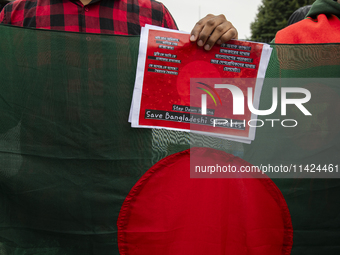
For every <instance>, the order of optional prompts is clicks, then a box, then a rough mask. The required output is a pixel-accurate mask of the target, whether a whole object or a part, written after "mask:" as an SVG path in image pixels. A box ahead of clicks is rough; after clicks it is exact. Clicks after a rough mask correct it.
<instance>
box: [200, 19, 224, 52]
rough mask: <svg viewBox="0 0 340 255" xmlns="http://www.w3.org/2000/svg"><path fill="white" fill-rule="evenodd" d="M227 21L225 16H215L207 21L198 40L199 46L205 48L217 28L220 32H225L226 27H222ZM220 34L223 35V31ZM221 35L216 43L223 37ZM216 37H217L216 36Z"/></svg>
mask: <svg viewBox="0 0 340 255" xmlns="http://www.w3.org/2000/svg"><path fill="white" fill-rule="evenodd" d="M225 21H226V18H225V17H224V15H219V16H213V17H211V18H210V19H207V20H206V23H205V24H204V26H203V27H202V29H201V32H200V33H199V35H198V38H197V42H198V43H197V44H198V46H203V45H204V44H206V42H207V41H208V40H209V38H210V37H211V35H212V34H213V32H214V31H215V30H216V28H218V29H219V30H221V29H222V30H223V29H224V27H223V26H220V25H221V24H223V23H224V22H225ZM219 33H221V31H220V32H219ZM221 35H222V34H220V36H218V38H215V42H216V41H217V40H218V39H219V37H221ZM214 37H216V35H215V36H214Z"/></svg>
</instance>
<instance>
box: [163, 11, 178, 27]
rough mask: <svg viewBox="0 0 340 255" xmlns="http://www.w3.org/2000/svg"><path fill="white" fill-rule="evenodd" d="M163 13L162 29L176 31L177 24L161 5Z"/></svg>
mask: <svg viewBox="0 0 340 255" xmlns="http://www.w3.org/2000/svg"><path fill="white" fill-rule="evenodd" d="M163 13H164V18H163V27H166V28H170V29H178V27H177V24H176V22H175V20H174V18H173V17H172V15H171V14H170V12H169V11H168V9H167V8H166V7H165V6H164V5H163Z"/></svg>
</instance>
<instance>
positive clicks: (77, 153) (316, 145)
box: [0, 25, 340, 255]
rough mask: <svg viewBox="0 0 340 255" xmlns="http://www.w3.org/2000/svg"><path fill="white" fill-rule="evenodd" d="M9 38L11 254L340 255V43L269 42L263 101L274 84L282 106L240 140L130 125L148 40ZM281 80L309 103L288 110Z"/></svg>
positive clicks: (6, 145) (3, 206)
mask: <svg viewBox="0 0 340 255" xmlns="http://www.w3.org/2000/svg"><path fill="white" fill-rule="evenodd" d="M0 41H1V44H0V64H1V65H0V66H1V68H0V77H1V80H0V254H1V255H2V254H4V255H12V254H13V255H14V254H15V255H27V254H32V255H36V254H41V255H59V254H60V255H61V254H63V255H73V254H79V255H80V254H81V255H90V254H91V255H92V254H96V255H97V254H98V255H108V254H126V255H132V254H140V255H141V254H143V255H155V254H169V255H170V254H171V255H172V254H174V255H182V254H183V255H184V254H185V255H188V254H204V255H206V254H211V255H215V254H221V255H222V254H251V255H255V254H259V255H275V254H280V255H281V254H293V255H296V254H303V255H304V254H309V255H310V254H315V255H316V254H318V255H319V254H327V255H329V254H339V252H340V247H339V238H340V229H339V227H340V217H339V211H340V202H339V199H338V194H339V191H340V181H339V179H337V178H339V173H338V172H339V171H340V170H339V165H340V160H339V150H340V146H339V144H340V139H339V136H340V134H339V132H340V129H339V127H340V125H339V120H338V118H337V114H338V113H339V112H340V108H339V104H340V103H339V102H340V100H338V99H339V96H340V91H339V90H340V89H339V88H340V87H339V79H338V78H339V73H340V72H339V71H340V69H339V64H340V63H339V62H340V56H339V52H340V51H339V50H340V49H339V47H340V46H339V45H338V44H322V45H272V47H273V48H274V49H273V55H272V59H271V61H270V64H269V67H268V71H267V78H266V79H265V81H264V86H263V90H262V95H261V102H260V109H264V110H265V109H269V108H271V106H272V104H273V101H275V100H274V98H275V97H274V96H273V88H277V91H278V94H277V95H276V98H277V101H278V102H279V103H278V107H277V110H276V111H275V112H273V113H272V114H271V115H269V116H259V117H258V119H261V120H262V121H263V126H261V125H262V122H261V121H257V122H256V125H258V127H257V128H256V137H255V141H254V142H252V144H250V145H244V144H241V143H237V142H233V141H228V140H222V139H219V138H212V137H209V136H202V135H197V134H193V133H192V134H191V133H190V134H189V133H184V132H178V131H168V130H155V129H138V128H131V125H130V123H128V116H129V111H130V106H131V98H132V92H133V86H134V81H135V73H136V66H137V57H138V45H139V37H133V36H112V35H96V34H82V33H67V32H60V31H46V30H36V29H26V28H18V27H11V26H4V25H2V26H0ZM193 78H194V77H193ZM284 88H289V89H288V90H292V89H293V88H303V89H304V90H303V91H307V90H308V91H309V92H310V94H311V99H310V100H309V101H308V102H307V103H303V104H301V106H300V107H298V106H297V105H292V104H289V103H288V101H287V107H286V115H284V114H282V108H283V106H282V105H281V101H282V99H284V98H283V97H281V96H282V95H283V94H284V91H285V90H284ZM288 94H289V93H288ZM288 94H284V95H286V97H287V99H291V100H294V99H298V100H303V98H304V96H305V94H303V93H300V94H297V95H296V93H295V94H294V93H293V94H289V95H288ZM289 102H291V101H289ZM301 102H302V101H301ZM303 107H304V108H305V109H306V110H307V111H309V112H310V113H311V114H312V115H311V116H308V115H305V114H304V113H303V111H302V110H303V109H304V108H303ZM301 109H302V110H301ZM296 123H298V124H297V125H296V126H295V124H296ZM206 165H209V166H210V167H212V166H214V167H215V171H216V169H218V167H221V169H226V168H223V167H228V166H229V168H231V169H234V168H233V167H235V169H241V168H244V169H252V168H253V166H257V167H258V168H259V169H260V170H262V171H261V172H257V173H251V172H247V173H242V174H239V173H238V172H232V171H231V172H229V173H228V174H226V178H214V175H213V172H212V171H211V169H212V168H210V172H209V173H208V175H207V171H205V170H203V169H204V166H206ZM193 166H195V167H196V169H197V168H198V167H199V169H200V170H201V172H202V174H204V175H202V177H198V178H196V177H195V178H193V177H190V169H191V168H192V167H193ZM205 169H207V168H205ZM271 169H273V170H271ZM279 169H282V171H281V173H278V172H276V170H279ZM287 169H290V171H291V174H287V173H286V172H284V171H283V170H287Z"/></svg>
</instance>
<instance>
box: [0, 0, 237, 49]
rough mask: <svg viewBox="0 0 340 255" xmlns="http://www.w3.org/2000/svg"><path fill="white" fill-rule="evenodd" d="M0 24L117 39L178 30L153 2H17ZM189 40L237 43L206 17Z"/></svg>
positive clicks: (219, 22)
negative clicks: (145, 30) (147, 29)
mask: <svg viewBox="0 0 340 255" xmlns="http://www.w3.org/2000/svg"><path fill="white" fill-rule="evenodd" d="M0 23H3V24H11V25H15V26H22V27H33V28H42V29H52V30H63V31H72V32H85V33H101V34H116V35H139V34H140V29H141V27H143V26H144V25H145V24H151V25H156V26H161V27H165V28H171V29H177V25H176V23H175V21H174V19H173V17H172V16H171V14H170V12H169V11H168V10H167V8H166V7H165V6H164V5H163V4H162V3H160V2H157V1H154V0H142V1H141V0H132V1H126V0H119V1H112V0H64V1H63V0H54V1H52V0H47V1H43V0H30V1H28V0H17V1H14V2H12V3H10V4H8V5H7V6H6V7H5V8H4V10H3V11H2V12H1V13H0ZM190 39H191V41H193V42H197V44H198V45H199V46H204V49H206V50H210V49H211V48H212V46H213V45H214V44H215V43H218V44H221V43H224V42H226V41H229V40H230V39H237V30H236V29H235V27H234V26H233V25H232V24H231V23H230V22H229V21H228V20H227V19H226V18H225V16H224V15H218V16H215V15H212V14H209V15H207V16H206V17H204V18H203V19H201V20H199V21H198V22H197V24H196V25H195V26H194V28H193V30H192V32H191V37H190Z"/></svg>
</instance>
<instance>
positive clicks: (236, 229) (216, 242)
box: [117, 148, 293, 255]
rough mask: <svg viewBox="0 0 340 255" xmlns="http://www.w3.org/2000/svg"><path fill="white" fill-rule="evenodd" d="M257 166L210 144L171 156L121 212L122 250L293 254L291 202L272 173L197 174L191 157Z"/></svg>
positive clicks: (135, 253)
mask: <svg viewBox="0 0 340 255" xmlns="http://www.w3.org/2000/svg"><path fill="white" fill-rule="evenodd" d="M202 155H204V156H203V157H206V159H207V162H211V159H213V161H214V164H218V165H219V166H223V165H226V166H227V165H228V164H232V165H237V166H238V167H240V166H251V165H250V164H249V163H247V162H246V161H244V160H242V159H240V158H237V157H234V156H233V155H231V154H227V153H225V152H222V151H218V150H214V149H210V148H192V149H191V150H186V151H183V152H180V153H176V154H173V155H170V156H168V157H167V158H165V159H163V160H161V161H159V162H158V163H157V164H155V165H154V166H153V167H152V168H150V169H149V170H148V171H147V172H146V173H145V174H144V175H143V176H142V178H141V179H140V180H139V181H138V182H137V183H136V185H135V186H134V187H133V188H132V189H131V191H130V193H129V195H128V196H127V197H126V199H125V201H124V203H123V206H122V208H121V211H120V214H119V218H118V222H117V225H118V246H119V252H120V254H122V255H156V254H157V255H159V254H169V255H170V254H171V255H172V254H176V255H182V254H183V255H188V254H195V255H199V254H202V255H203V254H204V255H206V254H209V255H210V254H213V255H218V254H221V255H222V254H238V255H239V254H247V255H250V254H251V255H257V254H258V255H276V254H277V255H282V254H290V251H291V247H292V243H293V240H292V239H293V229H292V223H291V218H290V214H289V210H288V207H287V204H286V202H285V200H284V198H283V196H282V194H281V192H280V190H279V189H278V188H277V186H276V185H275V184H274V183H273V182H272V181H271V180H270V179H268V178H238V179H234V178H203V179H202V178H190V162H191V164H194V162H195V161H196V160H195V158H196V157H197V158H196V159H198V157H199V158H200V162H202Z"/></svg>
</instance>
